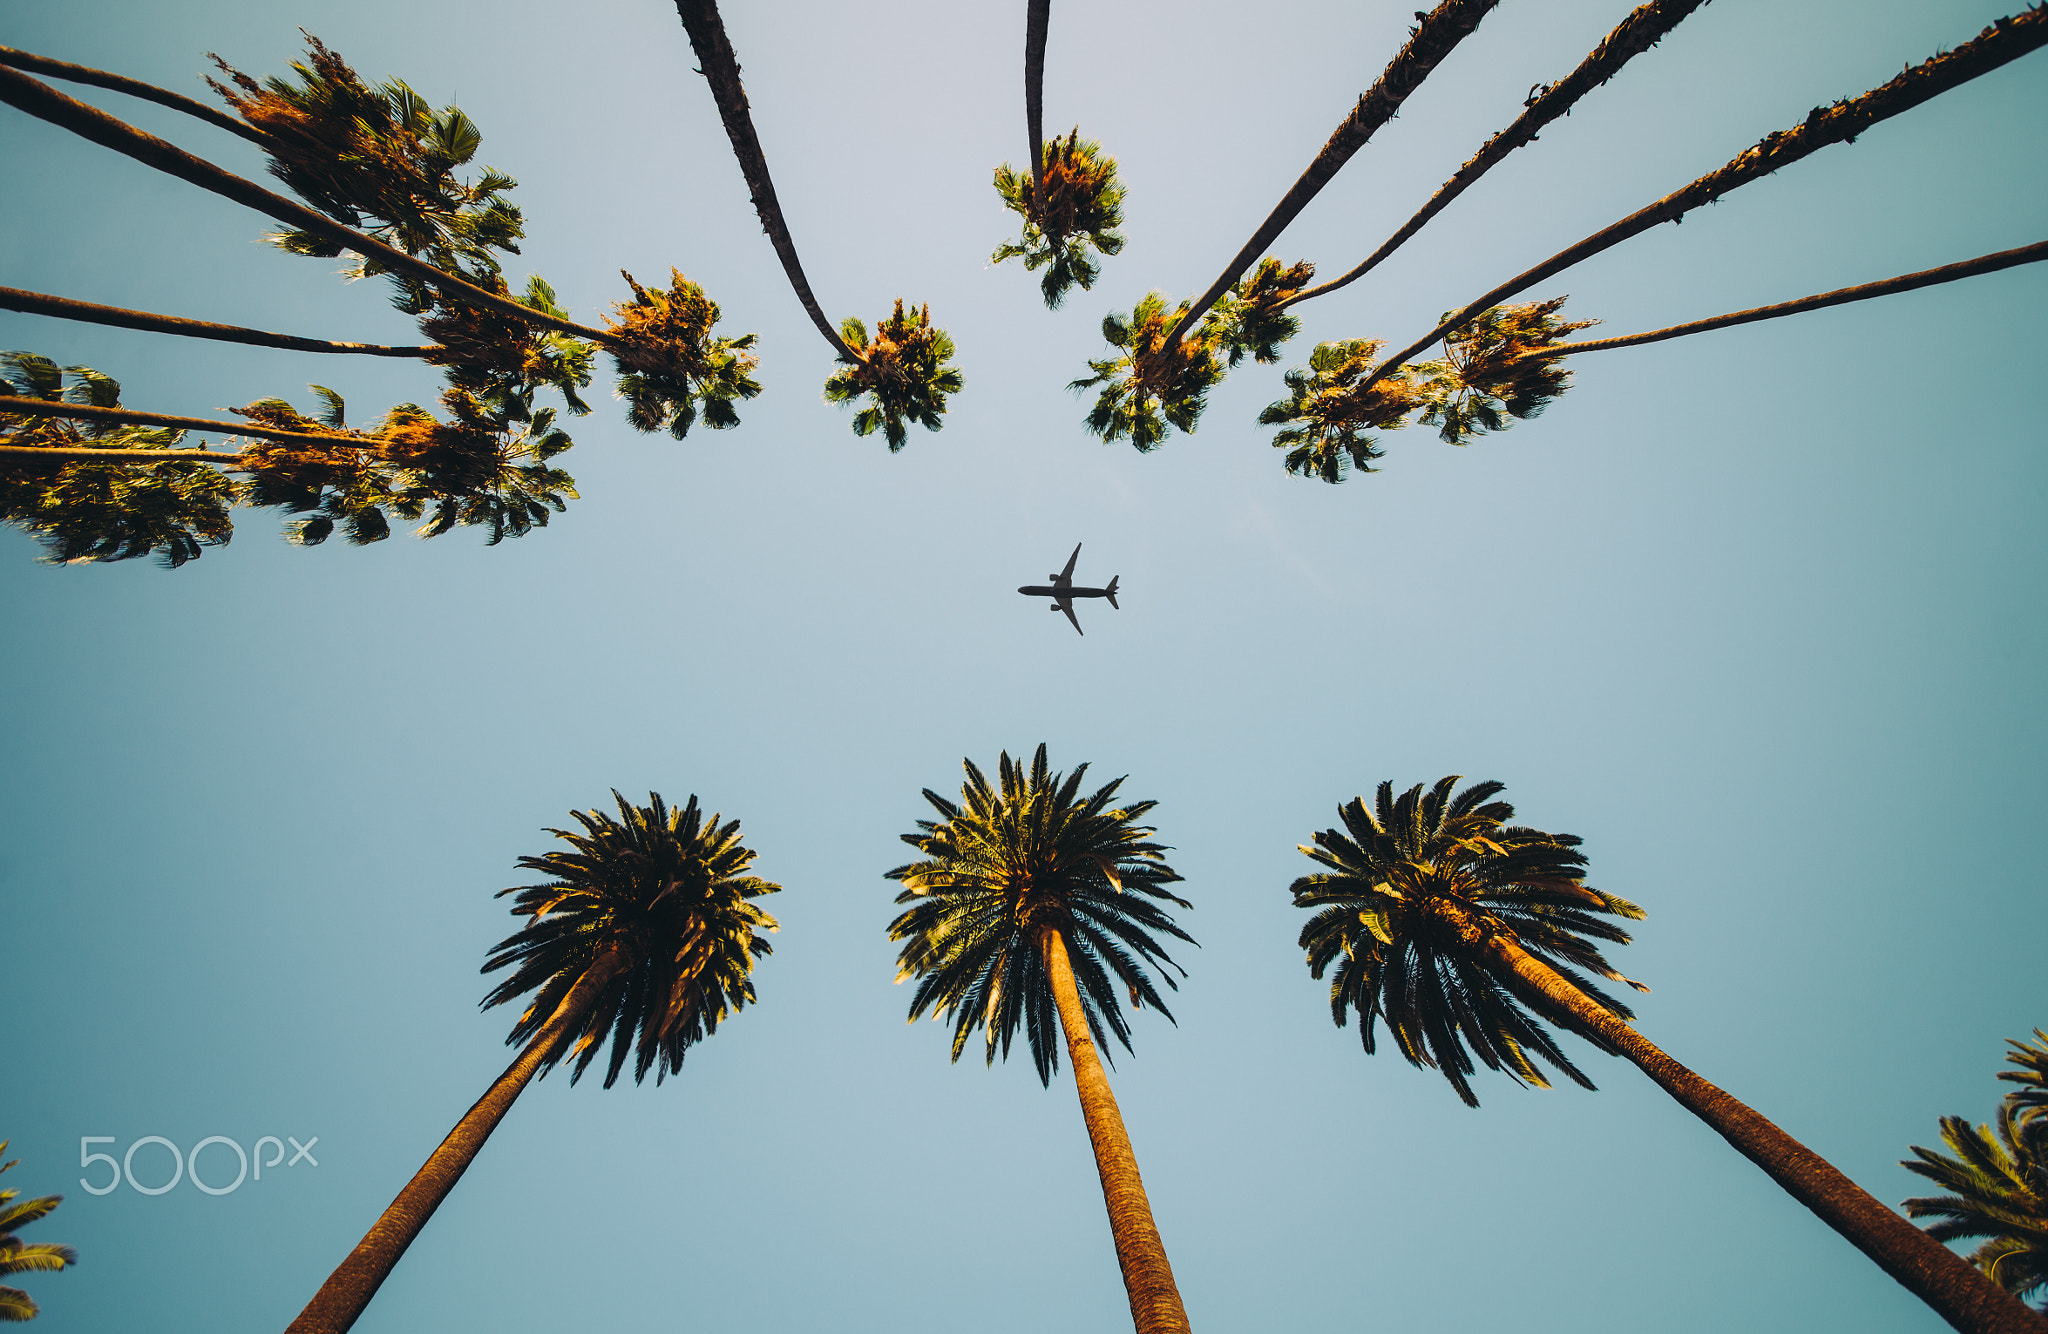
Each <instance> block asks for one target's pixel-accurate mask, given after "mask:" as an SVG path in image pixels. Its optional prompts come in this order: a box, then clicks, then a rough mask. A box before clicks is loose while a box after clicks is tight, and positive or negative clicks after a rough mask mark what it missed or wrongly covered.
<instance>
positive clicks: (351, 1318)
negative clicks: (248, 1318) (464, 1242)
mask: <svg viewBox="0 0 2048 1334" xmlns="http://www.w3.org/2000/svg"><path fill="white" fill-rule="evenodd" d="M625 965H626V960H625V958H624V956H622V955H621V954H620V953H619V952H618V950H616V949H608V950H606V951H605V952H604V953H603V954H600V955H599V956H598V957H597V958H596V959H595V960H594V961H593V962H592V963H591V965H590V967H589V969H587V970H586V971H585V972H584V974H583V976H582V977H580V978H578V979H577V980H576V985H575V986H574V987H572V988H570V990H569V994H568V995H567V996H565V997H563V998H562V1003H561V1004H560V1005H559V1006H557V1007H556V1009H555V1015H554V1018H552V1019H551V1020H549V1021H548V1026H547V1027H546V1028H544V1029H542V1030H541V1031H540V1032H539V1033H536V1034H535V1035H534V1038H533V1041H531V1042H529V1043H527V1044H526V1049H525V1050H524V1051H522V1052H520V1053H519V1059H518V1060H516V1061H514V1062H512V1064H511V1065H510V1066H509V1067H507V1068H506V1070H505V1073H504V1074H502V1075H499V1076H498V1079H497V1082H496V1083H494V1084H492V1085H491V1087H490V1089H489V1090H488V1091H487V1092H485V1094H484V1096H483V1097H481V1098H479V1099H477V1101H476V1105H475V1106H473V1107H471V1108H470V1109H469V1110H468V1111H467V1112H465V1113H463V1116H462V1119H461V1120H460V1121H458V1122H456V1123H455V1129H453V1130H451V1131H449V1132H448V1138H447V1139H444V1140H442V1141H441V1147H440V1148H438V1149H435V1150H434V1152H433V1156H431V1157H430V1158H428V1159H427V1161H426V1165H425V1166H423V1167H421V1168H420V1170H419V1171H418V1172H417V1173H416V1174H415V1175H414V1176H413V1179H412V1180H411V1181H409V1182H407V1183H406V1187H405V1189H404V1190H402V1191H400V1192H398V1198H397V1199H395V1200H393V1201H392V1202H391V1205H390V1207H389V1208H387V1209H385V1210H384V1215H383V1217H381V1218H379V1219H378V1220H377V1222H376V1224H375V1225H374V1226H372V1227H371V1228H370V1230H369V1232H368V1233H366V1234H365V1235H364V1237H363V1239H362V1241H360V1242H358V1243H357V1244H356V1248H355V1250H353V1251H351V1252H349V1256H348V1258H347V1259H346V1260H343V1261H342V1262H341V1265H340V1267H339V1268H337V1269H336V1270H335V1271H334V1272H333V1273H332V1274H330V1275H328V1276H327V1281H326V1282H325V1283H323V1284H321V1285H320V1291H319V1292H317V1293H315V1294H314V1295H313V1300H312V1301H310V1302H308V1303H306V1309H305V1310H303V1311H301V1312H299V1318H298V1319H296V1320H294V1321H292V1323H291V1324H290V1325H289V1326H288V1327H287V1328H286V1330H285V1334H343V1331H345V1330H347V1329H348V1328H349V1327H350V1326H351V1325H353V1324H355V1322H356V1318H357V1317H358V1316H360V1315H362V1313H363V1308H364V1307H366V1306H368V1305H369V1304H370V1299H371V1298H372V1297H375V1296H376V1295H377V1289H378V1288H379V1287H381V1286H382V1285H383V1283H384V1280H385V1279H386V1278H388V1277H389V1276H390V1274H391V1270H392V1268H393V1267H394V1266H395V1265H397V1263H398V1261H399V1259H400V1258H401V1257H403V1256H404V1254H405V1250H406V1247H408V1246H410V1245H412V1243H413V1239H414V1238H415V1237H417V1236H419V1234H420V1229H421V1228H423V1227H425V1226H426V1225H427V1220H428V1219H429V1218H432V1217H433V1216H434V1210H435V1209H437V1208H439V1207H440V1205H441V1201H442V1200H444V1199H446V1198H447V1196H448V1192H449V1191H451V1190H453V1189H455V1183H456V1182H458V1181H460V1180H461V1179H462V1174H463V1172H464V1171H466V1170H467V1169H468V1167H469V1164H470V1162H471V1160H473V1159H474V1158H475V1157H476V1155H477V1151H478V1150H479V1149H481V1148H483V1146H484V1141H485V1140H487V1139H489V1138H490V1135H491V1131H493V1130H495V1129H496V1128H497V1125H498V1122H499V1121H501V1120H503V1119H504V1116H505V1113H506V1112H508V1111H510V1110H512V1103H513V1102H514V1100H516V1099H517V1098H518V1097H519V1094H520V1092H521V1090H523V1089H524V1088H525V1087H526V1086H527V1084H528V1083H529V1082H530V1081H531V1080H532V1079H533V1076H534V1074H535V1073H536V1072H537V1071H538V1070H539V1069H540V1067H541V1066H542V1065H543V1064H544V1063H545V1062H546V1061H547V1060H548V1059H549V1058H551V1057H552V1056H554V1055H555V1054H556V1050H557V1048H559V1047H560V1046H561V1045H562V1044H563V1043H564V1042H565V1041H567V1040H568V1038H569V1035H570V1034H571V1033H573V1032H574V1031H575V1028H576V1025H577V1023H578V1021H580V1020H581V1019H582V1018H583V1015H584V1012H585V1011H587V1010H588V1009H589V1008H590V1006H591V1003H592V1002H594V1001H595V1000H596V999H597V997H598V993H600V992H601V991H603V990H604V988H605V986H606V984H607V983H609V982H610V981H611V980H612V979H613V978H614V977H616V976H617V975H618V973H619V971H620V970H621V969H623V968H624V967H625Z"/></svg>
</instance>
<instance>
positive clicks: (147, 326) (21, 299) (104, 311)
mask: <svg viewBox="0 0 2048 1334" xmlns="http://www.w3.org/2000/svg"><path fill="white" fill-rule="evenodd" d="M0 310H19V311H25V312H27V313H28V314H31V315H53V316H55V317H56V318H58V319H60V320H77V321H80V322H82V323H85V324H104V325H108V326H111V327H113V328H116V329H141V330H144V331H145V332H148V333H167V334H176V335H177V336H179V337H181V338H207V339H212V340H214V341H216V342H222V343H241V344H244V345H245V346H248V347H281V348H285V349H288V350H290V351H293V352H340V353H352V354H354V355H356V356H366V357H417V358H422V359H423V358H425V356H426V355H427V353H428V352H430V351H432V349H431V348H427V347H387V346H385V345H384V344H382V343H341V342H332V341H330V340H328V339H325V338H301V337H299V336H298V335H296V334H281V333H271V332H269V331H267V330H264V329H245V328H243V327H242V326H240V325H238V324H214V323H211V322H209V321H206V320H188V319H185V318H183V317H182V316H178V315H158V314H155V313H153V312H151V311H147V310H128V309H126V308H124V307H121V306H103V305H100V304H98V303H96V302H92V301H74V300H72V299H71V298H70V297H63V296H51V295H50V294H49V293H47V292H30V291H27V290H25V289H23V288H19V287H0Z"/></svg>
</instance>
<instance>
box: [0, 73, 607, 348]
mask: <svg viewBox="0 0 2048 1334" xmlns="http://www.w3.org/2000/svg"><path fill="white" fill-rule="evenodd" d="M0 102H5V103H6V104H7V105H9V106H11V107H14V108H16V109H17V110H20V111H26V112H27V113H28V114H29V115H31V116H34V117H36V118H37V119H38V120H46V121H48V122H50V123H51V124H52V125H57V126H61V127H63V128H64V129H67V130H69V131H71V132H72V133H73V134H75V135H78V136H79V137H80V138H82V139H90V140H91V141H92V142H94V143H96V144H99V145H100V146H102V147H104V148H111V149H113V150H114V151H115V152H117V153H123V154H126V155H127V156H129V157H132V158H134V159H135V160H136V161H137V162H141V163H143V164H145V165H147V166H151V167H154V168H156V169H157V170H158V171H161V172H163V173H165V174H166V175H169V176H176V177H177V178H178V179H179V180H181V181H187V182H189V183H191V184H193V185H196V186H198V187H199V188H200V189H202V190H210V191H212V192H213V193H214V194H217V195H220V196H221V197H222V198H224V199H232V200H234V201H235V202H236V203H237V204H241V205H244V206H245V207H248V208H252V209H255V210H256V211H257V212H258V213H262V214H264V215H266V216H268V217H271V218H275V219H276V220H277V221H279V222H281V223H283V224H285V225H286V226H287V227H296V228H298V229H300V230H301V231H307V232H311V233H313V234H314V235H315V236H319V237H322V238H324V239H326V240H329V241H332V242H334V243H335V244H336V245H338V246H341V247H343V248H344V249H347V250H353V251H355V252H356V253H357V254H360V255H369V256H374V257H375V258H376V260H377V262H378V263H380V264H382V265H384V266H385V267H386V268H389V269H393V270H396V271H397V272H399V273H403V274H405V275H407V276H408V277H412V278H417V279H419V280H420V281H421V282H423V283H426V284H427V285H429V286H430V287H432V288H434V289H435V290H436V291H438V292H441V293H443V294H444V295H446V296H448V297H449V298H451V299H453V300H456V301H460V302H462V303H463V304H464V305H468V306H475V307H477V308H479V309H482V310H489V311H494V312H496V313H497V314H499V315H503V316H506V317H507V318H509V319H514V320H518V321H520V322H521V323H523V324H530V325H533V326H535V327H536V328H541V329H554V330H556V331H558V332H560V333H568V334H575V335H576V336H577V337H578V338H587V339H589V340H590V341H592V342H594V343H599V344H602V345H603V346H606V347H610V346H611V345H612V341H613V340H612V336H611V335H610V334H608V333H605V332H604V331H603V330H601V329H589V328H585V327H584V326H583V325H580V324H576V323H573V322H572V321H569V320H558V319H556V318H555V317H553V316H552V315H543V314H541V313H540V312H539V311H537V310H529V309H527V308H526V307H525V306H522V305H520V304H519V303H518V302H517V301H514V300H512V299H511V298H510V297H502V296H499V295H497V294H496V293H494V292H486V291H485V290H484V289H483V288H481V287H478V286H476V285H474V284H473V283H467V282H464V281H463V280H462V279H460V278H457V277H455V276H454V275H452V274H448V273H443V272H442V271H441V270H439V269H437V268H435V267H434V266H433V265H431V264H429V263H427V262H426V261H425V260H422V259H415V258H414V257H413V256H411V255H408V254H406V253H405V252H404V251H403V250H399V249H397V248H396V247H394V246H388V245H386V244H384V243H383V242H382V241H379V240H378V239H377V238H376V237H374V236H367V235H365V234H363V233H362V232H359V231H356V230H355V229H354V228H352V227H344V226H342V225H341V224H340V223H338V222H336V221H335V220H334V219H332V218H330V217H328V216H327V215H326V214H324V213H316V212H314V211H313V210H312V209H310V208H307V207H306V206H305V205H303V204H295V203H293V202H292V201H291V200H289V199H286V198H285V197H284V196H283V195H280V194H273V193H271V192H270V191H269V190H266V189H264V188H263V187H262V186H260V185H258V184H256V183H255V182H254V181H247V180H243V179H242V178H241V177H240V176H237V175H235V174H234V173H233V172H231V171H227V170H224V169H222V168H220V167H216V166H215V165H214V164H213V163H211V162H208V161H206V160H205V159H203V158H197V157H194V156H193V155H192V154H190V153H187V152H186V151H185V150H184V149H182V148H179V147H178V146H177V145H175V144H171V143H167V142H165V141H164V140H162V139H159V138H157V137H156V136H155V135H153V134H144V133H143V132H142V131H141V130H138V129H136V128H135V127H134V126H133V125H130V124H128V123H127V122H126V121H123V120H117V119H116V118H114V117H113V116H109V115H108V114H107V113H106V112H104V111H101V110H100V109H99V108H97V107H90V106H87V105H86V104H85V103H83V102H80V101H78V100H77V99H76V98H71V97H66V96H65V95H64V94H62V93H60V92H58V91H57V90H56V89H55V88H52V87H51V86H50V85H49V84H47V83H44V82H42V81H41V80H40V79H31V78H30V77H28V75H26V74H23V73H21V72H20V71H19V70H16V69H12V68H10V67H8V66H7V65H6V64H5V63H4V62H0Z"/></svg>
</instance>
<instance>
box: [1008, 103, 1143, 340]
mask: <svg viewBox="0 0 2048 1334" xmlns="http://www.w3.org/2000/svg"><path fill="white" fill-rule="evenodd" d="M1043 153H1044V159H1045V160H1044V163H1043V166H1044V169H1045V170H1044V180H1043V182H1042V184H1038V185H1037V187H1036V189H1034V182H1033V180H1032V176H1031V173H1030V172H1029V171H1021V172H1020V171H1018V170H1016V169H1015V168H1013V167H1012V166H1011V165H1010V164H1009V163H1007V162H1005V163H1004V164H1003V165H1002V166H1000V167H997V168H996V177H995V181H996V193H997V194H999V195H1001V196H1002V198H1003V206H1004V207H1005V208H1008V209H1009V210H1010V211H1011V212H1013V213H1015V214H1017V215H1018V216H1019V217H1021V218H1022V219H1023V220H1024V231H1023V236H1022V238H1021V239H1020V240H1016V241H1005V242H1003V243H1002V244H1001V245H999V246H997V247H996V249H995V253H994V254H993V255H990V256H989V262H990V263H992V264H1000V263H1002V262H1003V261H1004V260H1006V259H1017V258H1021V259H1022V260H1023V261H1024V267H1025V269H1026V270H1027V271H1036V270H1038V269H1041V268H1042V269H1044V270H1045V276H1044V277H1043V278H1041V279H1039V280H1038V288H1039V294H1040V295H1041V296H1043V297H1044V298H1045V304H1046V308H1047V309H1049V310H1056V309H1058V308H1059V304H1060V302H1062V301H1064V300H1065V299H1066V296H1067V293H1068V292H1069V291H1071V290H1072V289H1073V288H1074V286H1075V285H1076V284H1079V285H1080V287H1081V289H1082V290H1083V291H1086V290H1087V289H1089V288H1091V287H1093V286H1094V285H1095V279H1096V276H1097V275H1098V274H1100V273H1101V272H1102V267H1101V265H1099V264H1097V263H1096V262H1095V261H1094V260H1093V259H1091V258H1089V255H1088V251H1089V248H1090V247H1091V246H1092V247H1093V248H1094V249H1095V251H1096V252H1097V253H1098V254H1103V255H1114V254H1116V253H1117V252H1119V251H1121V250H1122V249H1123V248H1124V238H1123V234H1122V233H1121V232H1119V231H1117V230H1116V229H1117V228H1118V227H1121V226H1122V225H1123V221H1124V187H1123V185H1122V183H1121V182H1119V181H1118V180H1117V177H1116V159H1115V158H1113V157H1110V156H1108V155H1107V154H1105V153H1104V152H1103V151H1102V145H1101V144H1099V143H1097V142H1096V141H1095V140H1093V139H1083V138H1082V137H1081V131H1080V129H1079V128H1078V127H1077V128H1076V129H1075V130H1074V132H1073V133H1072V134H1070V135H1068V136H1067V138H1066V140H1065V142H1062V141H1061V140H1060V139H1059V137H1058V136H1054V138H1053V140H1052V142H1051V143H1049V144H1046V145H1045V146H1044V149H1043Z"/></svg>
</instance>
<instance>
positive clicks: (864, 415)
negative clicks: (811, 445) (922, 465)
mask: <svg viewBox="0 0 2048 1334" xmlns="http://www.w3.org/2000/svg"><path fill="white" fill-rule="evenodd" d="M839 332H840V336H841V337H842V338H844V339H845V340H846V344H847V346H848V347H850V348H852V349H853V350H854V352H855V353H857V354H858V355H859V356H860V358H861V359H860V360H859V361H858V362H856V363H854V364H853V365H851V366H844V367H842V368H841V369H840V370H838V371H837V372H835V373H834V374H833V376H832V377H831V378H830V379H828V380H826V381H825V401H826V402H828V403H846V402H850V401H852V400H855V399H865V400H866V402H865V403H864V404H863V406H862V407H861V410H860V411H858V412H856V413H855V414H854V416H853V433H854V434H855V435H861V436H866V435H873V434H874V433H875V432H876V431H877V430H879V431H880V432H881V433H882V438H883V439H884V440H887V441H888V442H889V452H890V453H891V454H893V453H895V452H896V451H897V450H899V449H901V448H903V446H904V443H905V441H907V440H908V439H909V431H908V428H907V427H906V426H905V425H904V423H905V422H912V421H914V422H916V423H917V424H918V425H920V426H922V427H924V428H925V429H926V430H927V431H936V430H938V429H939V427H940V426H941V425H942V424H943V423H941V422H940V420H939V419H940V418H941V417H943V416H944V415H945V413H946V399H947V397H948V396H949V395H951V394H957V393H959V392H960V390H961V388H962V387H963V386H964V385H965V384H966V380H965V378H964V377H963V376H962V375H961V373H960V371H959V369H958V368H957V367H955V366H954V365H953V364H952V360H953V352H954V347H953V340H952V339H951V338H950V337H948V336H947V334H946V331H945V330H944V329H936V328H933V327H932V310H931V307H930V306H922V307H919V309H918V311H917V313H916V314H915V315H911V314H908V313H906V312H905V311H904V309H903V299H902V298H901V297H898V298H897V299H896V309H895V311H894V312H893V313H892V314H890V316H889V317H888V318H887V319H885V320H883V321H882V322H881V323H880V324H878V325H876V326H875V337H874V341H873V342H869V341H868V330H867V326H866V325H865V324H862V323H861V322H860V321H859V320H857V319H847V320H844V321H842V322H841V323H840V326H839Z"/></svg>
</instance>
